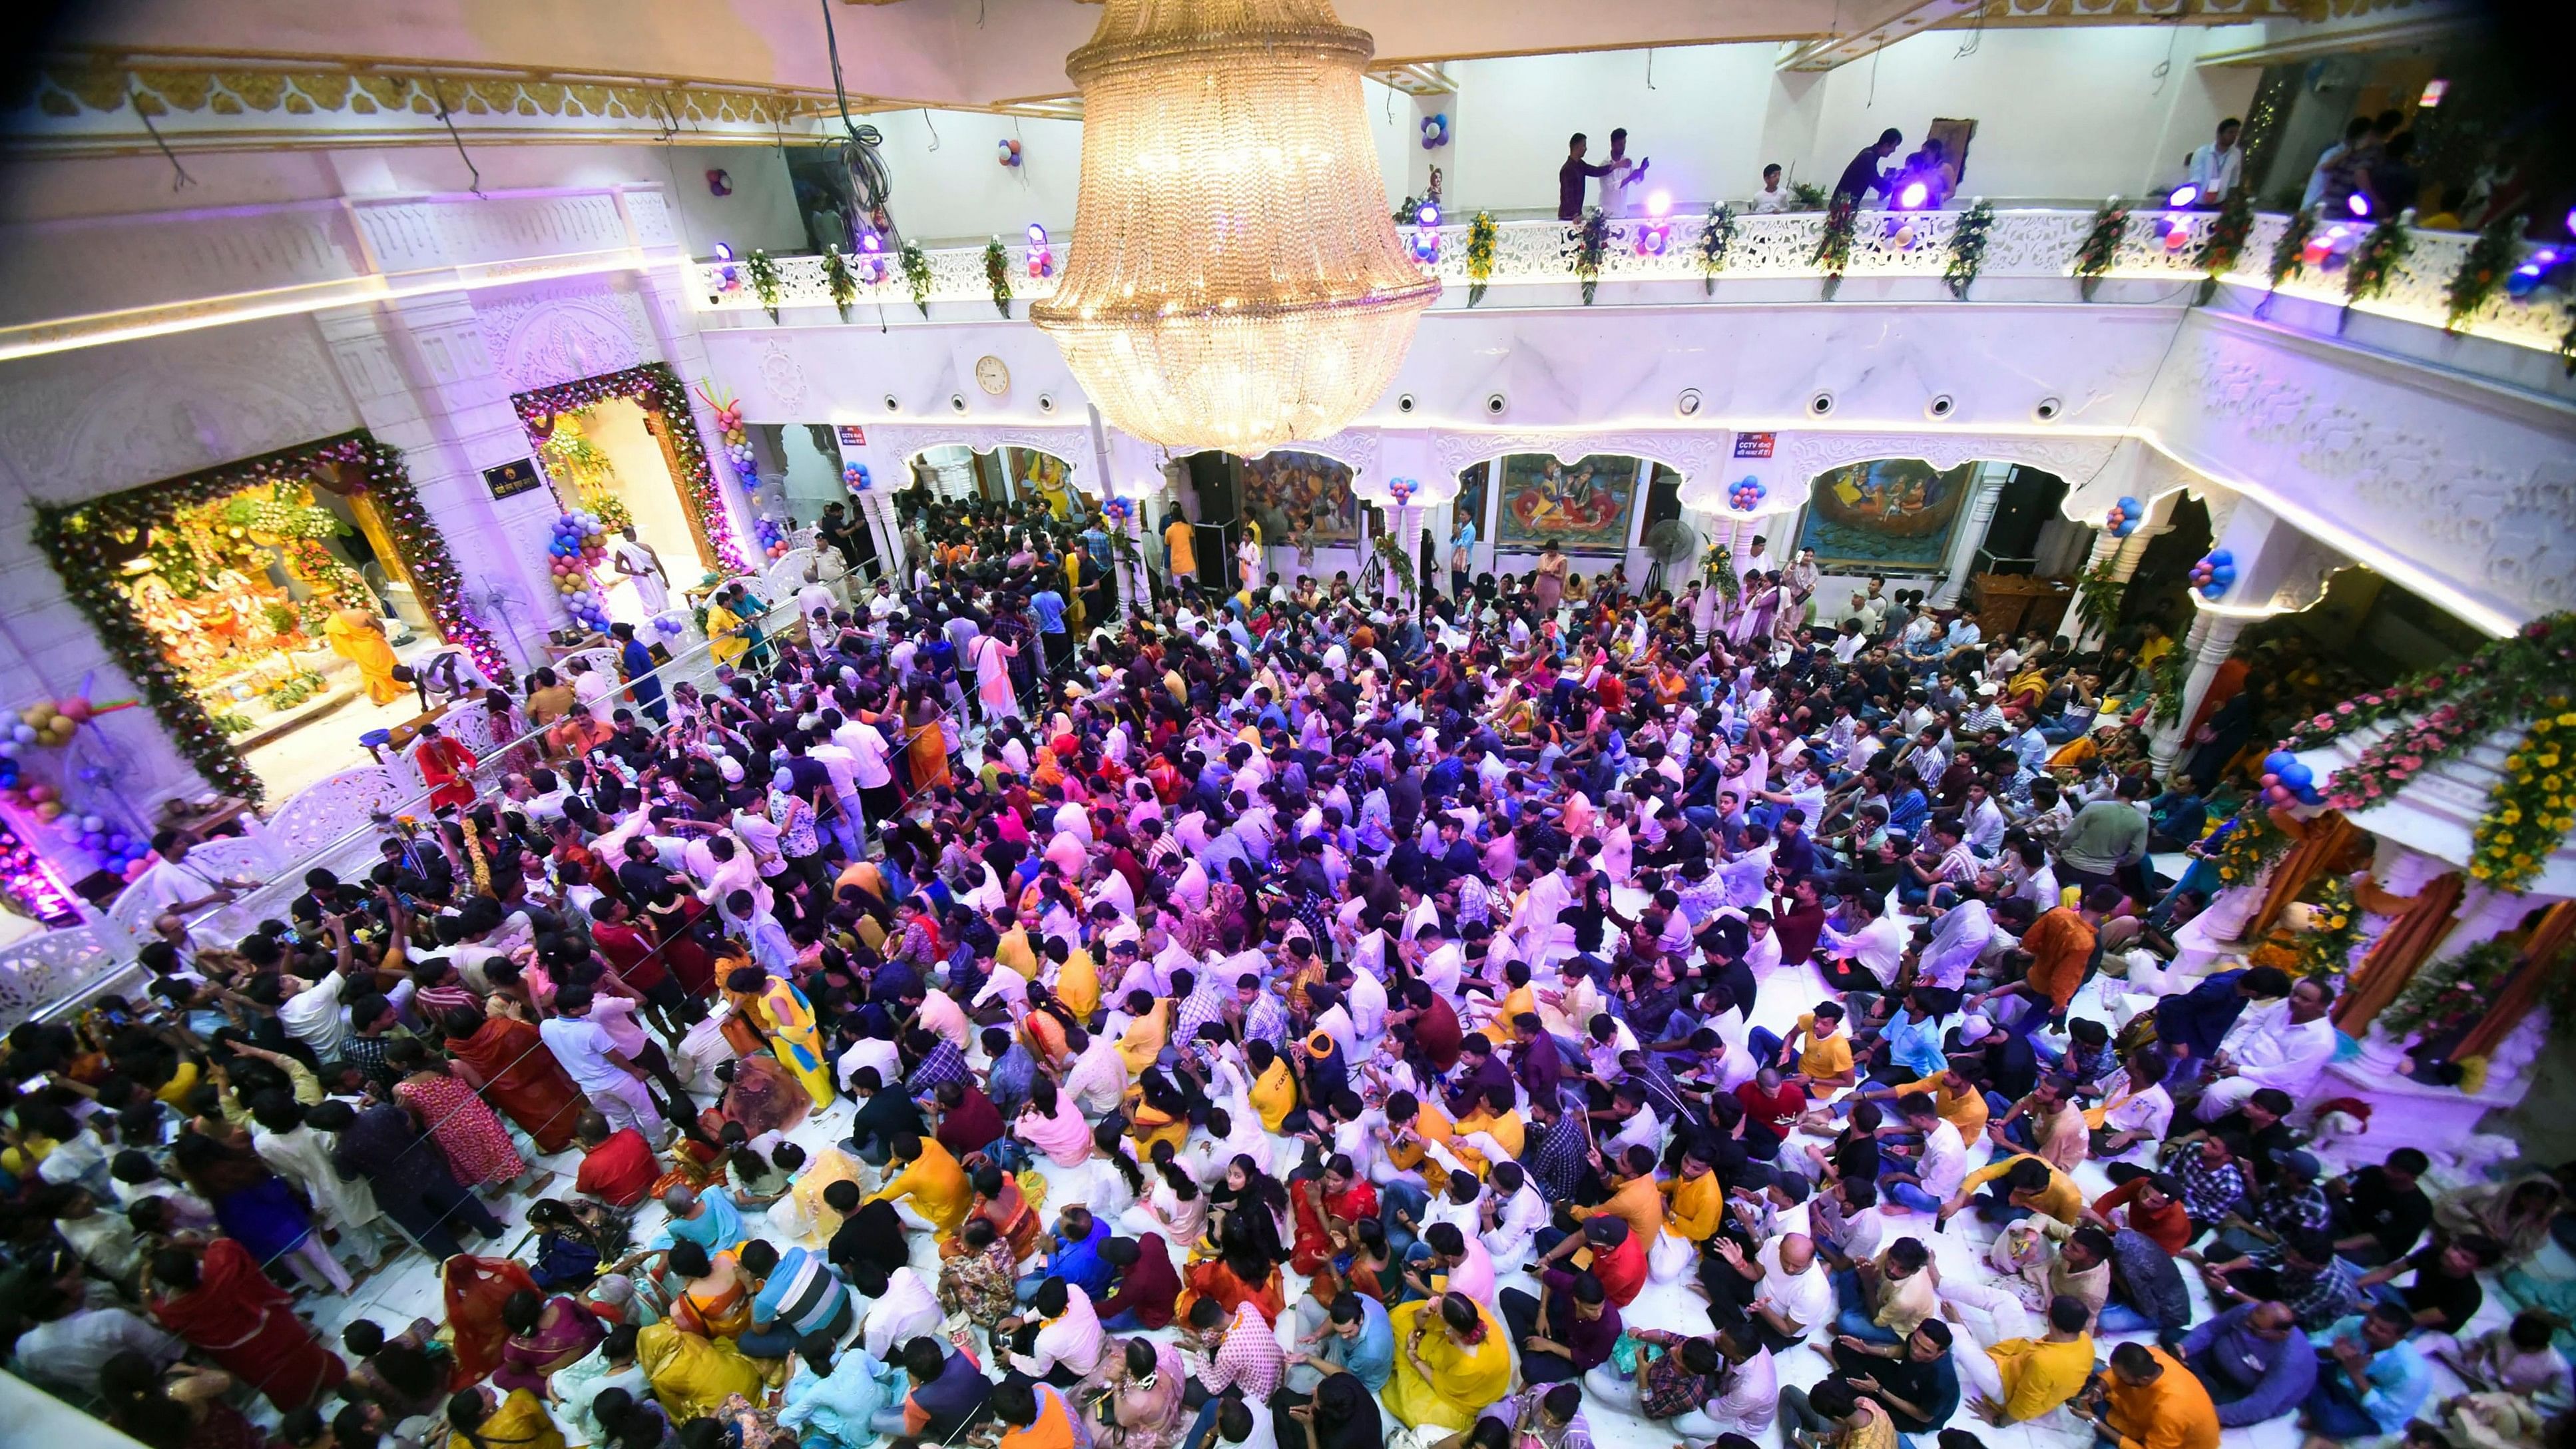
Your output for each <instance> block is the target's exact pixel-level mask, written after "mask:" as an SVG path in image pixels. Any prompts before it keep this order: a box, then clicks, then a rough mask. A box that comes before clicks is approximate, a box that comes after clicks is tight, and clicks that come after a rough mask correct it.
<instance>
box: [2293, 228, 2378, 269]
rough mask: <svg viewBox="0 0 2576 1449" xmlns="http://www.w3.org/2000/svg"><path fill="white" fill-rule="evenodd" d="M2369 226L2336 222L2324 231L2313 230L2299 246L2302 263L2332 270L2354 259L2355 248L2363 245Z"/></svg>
mask: <svg viewBox="0 0 2576 1449" xmlns="http://www.w3.org/2000/svg"><path fill="white" fill-rule="evenodd" d="M2368 231H2369V228H2368V227H2362V226H2353V225H2351V224H2350V223H2347V222H2336V223H2335V224H2334V225H2332V226H2330V227H2327V228H2325V229H2324V230H2322V231H2317V232H2311V233H2310V234H2309V235H2308V239H2307V241H2306V242H2305V243H2303V244H2302V245H2301V246H2300V248H2299V261H2300V263H2301V264H2302V265H2305V266H2311V267H2315V268H2317V269H2318V270H2320V271H2327V272H2331V271H2333V270H2335V269H2336V268H2338V267H2341V266H2342V265H2343V264H2344V263H2345V262H2347V261H2350V260H2351V259H2352V253H2353V249H2354V248H2356V247H2358V246H2360V245H2361V239H2362V236H2363V234H2364V233H2366V232H2368Z"/></svg>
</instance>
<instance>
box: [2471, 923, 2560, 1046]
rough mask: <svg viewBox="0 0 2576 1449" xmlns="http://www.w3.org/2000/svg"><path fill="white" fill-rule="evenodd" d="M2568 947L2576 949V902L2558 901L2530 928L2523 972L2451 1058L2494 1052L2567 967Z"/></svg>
mask: <svg viewBox="0 0 2576 1449" xmlns="http://www.w3.org/2000/svg"><path fill="white" fill-rule="evenodd" d="M2571 946H2576V901H2560V902H2559V903H2558V904H2556V905H2554V906H2551V907H2550V908H2549V913H2548V914H2547V915H2544V916H2542V917H2541V918H2540V924H2539V925H2538V926H2536V927H2534V928H2532V932H2531V939H2530V940H2528V941H2526V942H2524V943H2523V947H2522V961H2523V966H2522V969H2521V970H2519V971H2517V972H2515V973H2514V975H2513V979H2512V980H2511V981H2509V982H2507V983H2505V988H2504V990H2503V991H2502V992H2500V993H2498V994H2497V996H2496V999H2495V1004H2494V1005H2492V1006H2489V1007H2488V1008H2487V1014H2486V1015H2485V1016H2484V1017H2482V1018H2480V1019H2479V1021H2478V1024H2477V1025H2476V1026H2475V1027H2473V1028H2471V1029H2470V1031H2469V1034H2468V1035H2467V1036H2466V1037H2464V1038H2462V1039H2461V1041H2460V1044H2459V1045H2458V1046H2456V1047H2454V1048H2452V1049H2451V1059H2452V1060H2453V1061H2458V1060H2460V1059H2461V1058H2463V1057H2474V1056H2483V1055H2485V1054H2486V1053H2488V1052H2491V1051H2493V1050H2495V1046H2496V1043H2498V1042H2500V1041H2503V1040H2504V1038H2505V1033H2507V1032H2509V1031H2511V1030H2513V1029H2514V1028H2515V1027H2517V1026H2520V1025H2522V1019H2523V1018H2524V1017H2526V1016H2529V1015H2530V1014H2531V1008H2532V1007H2533V1006H2535V1005H2537V1004H2538V1003H2539V1001H2540V998H2541V997H2542V996H2543V995H2545V994H2546V993H2547V992H2548V991H2549V989H2550V987H2551V985H2552V984H2553V983H2554V982H2555V981H2556V980H2557V978H2558V975H2559V973H2560V972H2562V971H2565V970H2566V969H2567V968H2568V965H2569V958H2568V950H2569V948H2570V947H2571Z"/></svg>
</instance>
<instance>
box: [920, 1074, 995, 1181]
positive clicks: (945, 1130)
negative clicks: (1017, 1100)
mask: <svg viewBox="0 0 2576 1449" xmlns="http://www.w3.org/2000/svg"><path fill="white" fill-rule="evenodd" d="M933 1095H934V1098H935V1100H936V1102H937V1103H938V1112H939V1126H938V1128H937V1129H936V1131H935V1132H934V1133H933V1134H932V1135H934V1136H936V1137H937V1138H938V1139H939V1145H940V1146H942V1147H945V1148H947V1149H948V1150H949V1151H950V1152H952V1153H954V1154H956V1156H957V1158H958V1160H959V1161H961V1162H962V1161H964V1160H965V1159H967V1158H969V1157H973V1156H975V1155H977V1154H979V1153H981V1152H982V1151H983V1150H984V1149H985V1148H988V1147H990V1146H992V1145H993V1143H994V1142H995V1141H996V1140H997V1139H999V1138H1000V1137H1001V1135H1002V1113H1001V1109H999V1108H997V1107H995V1106H994V1105H993V1099H992V1098H990V1097H988V1096H986V1095H984V1089H983V1088H981V1087H978V1086H976V1085H975V1084H974V1083H972V1082H942V1083H940V1084H939V1087H938V1090H937V1091H936V1092H935V1093H934V1094H933Z"/></svg>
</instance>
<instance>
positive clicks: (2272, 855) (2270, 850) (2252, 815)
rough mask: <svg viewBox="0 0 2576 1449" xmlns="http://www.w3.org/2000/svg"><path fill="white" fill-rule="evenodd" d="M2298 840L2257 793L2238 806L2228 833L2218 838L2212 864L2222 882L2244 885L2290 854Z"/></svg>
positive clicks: (2222, 883) (2223, 883)
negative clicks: (2276, 818)
mask: <svg viewBox="0 0 2576 1449" xmlns="http://www.w3.org/2000/svg"><path fill="white" fill-rule="evenodd" d="M2295 843H2296V842H2294V841H2292V840H2291V838H2290V833H2289V832H2288V831H2286V830H2283V829H2282V828H2281V826H2280V822H2278V821H2276V820H2274V819H2273V818H2272V812H2271V810H2270V808H2269V807H2267V806H2266V805H2265V804H2264V803H2263V801H2262V798H2261V797H2260V796H2257V797H2255V798H2254V799H2251V800H2248V801H2246V802H2245V803H2244V805H2243V806H2241V807H2239V808H2238V810H2237V812H2236V814H2235V817H2234V818H2233V819H2232V820H2231V821H2230V822H2229V824H2228V827H2227V830H2226V833H2225V834H2223V835H2221V836H2220V837H2219V840H2218V851H2217V853H2216V854H2214V855H2212V856H2211V857H2210V858H2209V859H2210V865H2211V866H2212V868H2214V869H2215V870H2217V872H2218V881H2219V884H2221V885H2231V886H2234V885H2244V884H2245V883H2247V882H2249V881H2252V880H2254V879H2256V878H2258V877H2260V876H2261V875H2262V874H2263V872H2264V871H2266V870H2268V869H2270V868H2271V865H2272V862H2274V861H2276V860H2279V859H2280V858H2281V857H2282V856H2284V855H2287V854H2288V853H2289V851H2290V847H2291V846H2292V845H2293V844H2295Z"/></svg>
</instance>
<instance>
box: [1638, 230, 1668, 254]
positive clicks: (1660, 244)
mask: <svg viewBox="0 0 2576 1449" xmlns="http://www.w3.org/2000/svg"><path fill="white" fill-rule="evenodd" d="M1672 244H1673V228H1672V224H1671V223H1670V222H1662V221H1649V222H1640V223H1639V224H1638V226H1637V255H1639V256H1641V257H1660V256H1662V255H1663V254H1664V252H1665V251H1666V249H1668V248H1669V247H1671V246H1672Z"/></svg>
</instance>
